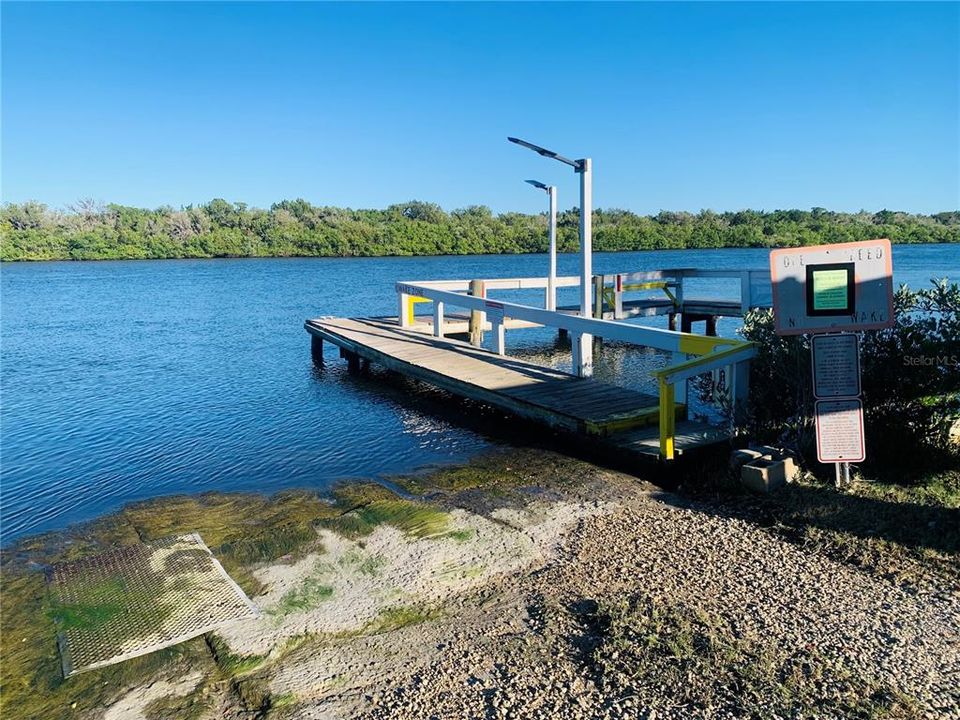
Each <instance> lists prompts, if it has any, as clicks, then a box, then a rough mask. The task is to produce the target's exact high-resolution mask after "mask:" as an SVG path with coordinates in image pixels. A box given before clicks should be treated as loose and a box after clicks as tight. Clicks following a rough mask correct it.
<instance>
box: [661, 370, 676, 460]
mask: <svg viewBox="0 0 960 720" xmlns="http://www.w3.org/2000/svg"><path fill="white" fill-rule="evenodd" d="M673 393H674V386H673V384H672V383H668V382H667V381H666V378H664V377H661V378H660V457H662V458H663V459H664V460H673V445H674V442H673V441H674V435H675V434H676V427H677V409H676V406H675V404H674V400H673Z"/></svg>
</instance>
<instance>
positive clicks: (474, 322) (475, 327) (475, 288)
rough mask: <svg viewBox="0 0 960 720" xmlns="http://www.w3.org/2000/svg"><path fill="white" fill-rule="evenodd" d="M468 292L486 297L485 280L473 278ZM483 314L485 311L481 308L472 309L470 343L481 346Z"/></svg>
mask: <svg viewBox="0 0 960 720" xmlns="http://www.w3.org/2000/svg"><path fill="white" fill-rule="evenodd" d="M467 294H468V295H473V296H474V297H484V296H485V294H484V287H483V280H471V281H470V289H469V290H468V291H467ZM483 316H484V313H483V312H481V311H480V310H471V311H470V323H469V332H470V344H471V345H473V346H474V347H480V345H482V344H483V319H484V318H483Z"/></svg>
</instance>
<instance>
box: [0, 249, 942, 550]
mask: <svg viewBox="0 0 960 720" xmlns="http://www.w3.org/2000/svg"><path fill="white" fill-rule="evenodd" d="M576 262H577V258H576V256H575V255H564V256H561V258H560V263H559V264H560V272H561V273H562V274H576ZM546 264H547V263H546V258H545V257H544V256H538V255H528V256H519V257H499V256H484V257H456V258H450V257H441V258H387V259H284V260H200V261H149V262H104V263H46V264H32V265H28V264H22V265H20V264H17V265H4V266H3V267H2V270H0V283H2V285H0V287H2V294H0V299H2V324H0V340H2V368H0V378H2V429H0V430H2V437H0V450H2V466H0V476H2V483H0V489H2V506H0V521H2V534H3V541H4V542H9V541H10V540H11V539H13V538H14V537H16V536H18V535H22V534H24V533H29V532H36V531H40V530H47V529H53V528H58V527H62V526H64V525H66V524H68V523H71V522H75V521H79V520H85V519H89V518H91V517H94V516H96V515H98V514H100V513H103V512H106V511H111V510H115V509H117V508H119V507H120V506H122V505H123V504H124V503H127V502H129V501H132V500H140V499H144V498H149V497H153V496H157V495H165V494H170V493H179V492H198V491H205V490H254V491H263V492H273V491H276V490H279V489H282V488H289V487H311V488H325V487H328V486H329V485H330V484H331V483H333V482H334V481H337V480H341V479H344V478H382V477H385V476H388V475H391V474H396V473H403V472H410V471H414V470H417V469H421V468H424V467H428V466H432V465H437V464H442V463H449V462H454V461H462V460H465V459H467V458H469V457H470V456H471V455H472V454H475V453H477V452H478V451H480V450H483V449H485V448H487V447H489V446H490V445H491V444H498V443H504V442H506V441H507V438H508V436H507V435H503V434H498V432H497V431H496V429H495V428H496V426H497V425H498V423H497V422H496V420H497V418H496V417H494V416H493V415H495V414H492V413H488V414H487V415H488V416H490V417H488V419H491V420H492V421H491V422H489V423H487V424H483V423H481V424H477V423H475V422H470V421H467V420H464V419H463V417H462V416H464V415H466V414H467V411H468V410H470V408H469V407H468V406H465V405H462V404H459V403H456V402H451V401H450V400H449V399H448V398H445V397H443V396H442V395H440V394H438V393H430V392H419V393H417V394H415V395H414V396H413V397H411V394H410V392H409V390H410V388H405V387H403V384H402V383H384V382H381V381H379V380H378V378H377V377H376V376H374V377H373V378H362V377H361V378H356V377H351V376H348V375H347V374H346V373H345V368H344V363H343V362H341V361H340V360H339V359H337V357H336V350H335V349H334V348H328V351H327V363H326V367H325V369H324V370H323V371H317V370H316V369H314V368H313V366H312V363H311V361H310V350H309V345H310V343H309V338H308V336H307V335H306V333H305V332H304V331H303V327H302V326H303V320H304V319H305V318H307V317H316V316H319V315H385V314H395V295H394V294H393V283H394V281H396V280H400V279H439V278H472V277H507V276H533V275H543V274H544V273H545V271H546ZM594 266H595V270H596V271H597V272H607V273H611V272H618V271H633V270H651V269H658V268H666V267H702V268H735V269H742V268H763V267H766V266H767V253H766V252H765V251H763V250H714V251H657V252H645V253H615V254H597V255H596V256H595V259H594ZM894 270H895V273H896V279H897V281H898V282H907V283H909V284H910V285H911V286H914V287H919V286H922V285H924V284H925V283H926V282H927V280H928V279H929V278H930V277H931V276H933V275H937V276H944V275H946V276H949V277H951V278H952V279H954V280H960V246H957V245H941V246H903V247H897V248H896V249H895V251H894ZM726 289H727V288H724V287H713V288H704V290H705V292H704V294H706V295H717V294H720V293H722V292H723V291H724V290H726ZM574 292H575V291H574ZM698 294H699V293H698ZM504 297H505V298H507V299H509V296H506V295H505V296H504ZM515 297H516V299H521V300H522V299H524V297H525V299H526V300H528V301H530V302H533V301H534V299H535V298H538V295H536V294H535V295H529V294H528V295H526V296H523V295H517V296H515ZM561 302H569V303H570V304H574V303H575V298H574V293H573V292H569V291H568V294H567V296H566V297H563V296H561ZM734 329H735V324H734V321H732V320H727V321H725V324H722V325H721V331H722V332H723V333H724V334H729V333H731V332H733V331H734ZM507 347H508V351H509V352H515V353H518V354H522V355H525V356H527V357H534V358H539V359H541V360H542V361H544V362H549V363H552V364H555V365H558V366H564V364H565V363H567V362H569V349H565V348H563V347H558V346H556V344H555V340H554V337H553V334H552V333H549V332H545V331H543V330H530V331H514V332H511V333H508V336H507ZM662 362H663V358H661V357H660V356H658V355H657V354H655V353H654V354H651V353H643V352H637V351H631V350H628V349H626V348H623V347H617V346H608V347H606V348H605V349H604V351H603V353H602V354H601V355H600V356H599V357H598V358H597V363H598V375H600V376H602V377H606V378H609V379H614V380H616V381H618V382H622V383H624V384H627V385H632V386H636V387H641V388H643V387H648V386H649V380H648V370H649V369H650V368H651V367H654V366H656V365H658V364H661V363H662ZM470 414H474V412H472V411H471V412H470Z"/></svg>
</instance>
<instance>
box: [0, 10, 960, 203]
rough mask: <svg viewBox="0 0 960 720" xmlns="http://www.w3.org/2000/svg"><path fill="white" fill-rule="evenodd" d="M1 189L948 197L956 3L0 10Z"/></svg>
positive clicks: (278, 195)
mask: <svg viewBox="0 0 960 720" xmlns="http://www.w3.org/2000/svg"><path fill="white" fill-rule="evenodd" d="M2 43H3V44H2V62H3V65H2V83H3V84H2V143H3V145H2V197H3V199H4V200H6V201H22V200H26V199H36V200H40V201H43V202H46V203H48V204H50V205H53V206H64V205H66V204H68V203H71V202H74V201H75V200H76V199H78V198H81V197H92V198H94V199H97V200H102V201H106V202H118V203H123V204H130V205H141V206H150V207H155V206H159V205H164V204H170V205H173V206H179V205H182V204H188V203H198V202H205V201H207V200H209V199H211V198H213V197H224V198H226V199H228V200H234V201H243V202H247V203H249V204H251V205H256V206H261V207H265V206H269V204H270V203H272V202H275V201H278V200H281V199H284V198H295V197H303V198H306V199H307V200H310V201H311V202H314V203H318V204H329V205H344V206H351V207H383V206H386V205H388V204H390V203H394V202H401V201H404V200H409V199H421V200H428V201H432V202H437V203H439V204H441V205H442V206H444V207H445V208H447V209H450V208H454V207H462V206H466V205H470V204H485V205H489V206H491V207H492V208H493V209H494V210H495V211H498V212H500V211H505V210H522V211H539V210H541V209H542V207H543V204H544V197H543V195H542V194H540V193H537V192H535V191H534V190H532V189H530V188H529V187H528V186H525V185H523V183H522V180H523V179H525V178H538V179H540V180H543V181H546V182H549V183H555V184H557V185H558V186H559V188H560V205H561V207H564V208H566V207H570V206H573V205H575V204H576V192H577V184H576V177H575V176H574V174H573V172H572V170H570V169H569V168H567V167H566V166H563V165H560V164H558V163H555V162H551V161H549V160H545V159H542V158H540V157H539V156H537V155H535V154H533V153H531V152H529V151H525V150H523V149H520V148H518V147H516V146H513V145H510V144H508V143H507V142H506V139H505V138H506V136H507V135H517V136H520V137H524V138H527V139H530V140H532V141H534V142H537V143H539V144H542V145H545V146H547V147H551V148H553V149H555V150H557V151H559V152H561V153H563V154H565V155H568V156H571V157H582V156H589V157H592V158H593V163H594V174H595V182H594V199H595V203H596V205H597V206H599V207H608V208H610V207H622V208H629V209H631V210H634V211H638V212H644V213H649V212H657V211H658V210H660V209H673V210H692V211H696V210H699V209H701V208H712V209H714V210H718V211H719V210H735V209H741V208H746V207H752V208H757V209H774V208H785V207H800V208H808V207H812V206H823V207H827V208H830V209H835V210H858V209H861V208H865V209H868V210H877V209H881V208H890V209H903V210H909V211H915V212H936V211H940V210H947V209H956V208H958V207H960V101H958V93H960V5H958V4H956V3H940V4H917V3H907V4H898V3H881V4H870V3H856V4H840V3H837V4H834V3H811V4H781V3H761V4H727V3H708V4H679V3H677V4H673V3H668V4H553V5H540V4H498V5H488V4H480V3H477V4H459V5H448V4H419V5H408V4H399V3H398V4H386V5H381V4H354V5H341V4H317V5H313V4H309V5H308V4H283V5H280V4H252V3H251V4H227V3H219V4H186V3H185V4H160V3H149V4H114V3H104V4H97V5H87V4H20V3H9V2H4V3H3V4H2Z"/></svg>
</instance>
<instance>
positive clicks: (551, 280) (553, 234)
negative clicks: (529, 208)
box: [525, 180, 557, 310]
mask: <svg viewBox="0 0 960 720" xmlns="http://www.w3.org/2000/svg"><path fill="white" fill-rule="evenodd" d="M525 182H527V183H528V184H529V185H533V187H535V188H537V189H538V190H543V191H545V192H546V193H547V195H549V196H550V214H549V215H548V216H547V217H548V218H549V220H548V223H547V228H548V231H547V235H548V237H549V238H550V271H549V272H548V273H547V302H546V305H547V310H556V309H557V188H556V186H554V185H547V184H546V183H542V182H540V181H539V180H526V181H525Z"/></svg>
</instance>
